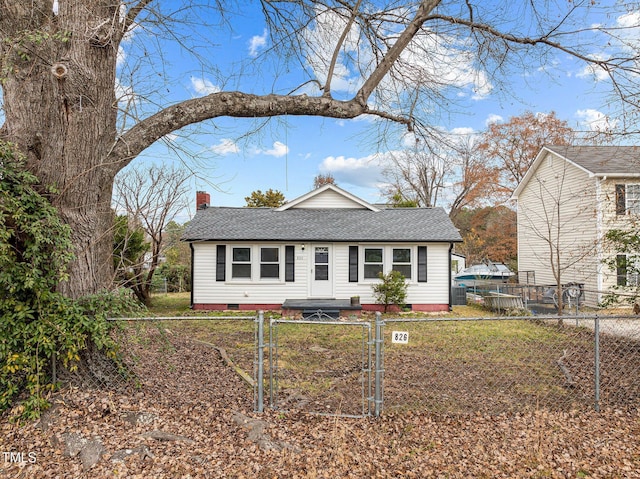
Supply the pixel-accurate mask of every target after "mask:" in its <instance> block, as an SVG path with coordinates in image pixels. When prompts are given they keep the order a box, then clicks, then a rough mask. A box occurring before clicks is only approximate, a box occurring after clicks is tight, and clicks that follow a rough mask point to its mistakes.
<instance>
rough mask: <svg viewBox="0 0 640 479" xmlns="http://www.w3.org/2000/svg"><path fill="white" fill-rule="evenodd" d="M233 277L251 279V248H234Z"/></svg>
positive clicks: (232, 259)
mask: <svg viewBox="0 0 640 479" xmlns="http://www.w3.org/2000/svg"><path fill="white" fill-rule="evenodd" d="M231 277H232V278H234V279H251V248H233V252H232V257H231Z"/></svg>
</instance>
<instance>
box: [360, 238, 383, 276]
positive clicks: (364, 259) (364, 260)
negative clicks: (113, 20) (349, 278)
mask: <svg viewBox="0 0 640 479" xmlns="http://www.w3.org/2000/svg"><path fill="white" fill-rule="evenodd" d="M385 249H386V248H385V247H384V246H378V245H364V246H362V279H363V280H364V281H379V280H380V278H379V276H378V274H377V273H376V275H375V276H367V266H377V265H380V271H379V273H382V274H384V273H385ZM367 250H380V251H381V259H380V261H367Z"/></svg>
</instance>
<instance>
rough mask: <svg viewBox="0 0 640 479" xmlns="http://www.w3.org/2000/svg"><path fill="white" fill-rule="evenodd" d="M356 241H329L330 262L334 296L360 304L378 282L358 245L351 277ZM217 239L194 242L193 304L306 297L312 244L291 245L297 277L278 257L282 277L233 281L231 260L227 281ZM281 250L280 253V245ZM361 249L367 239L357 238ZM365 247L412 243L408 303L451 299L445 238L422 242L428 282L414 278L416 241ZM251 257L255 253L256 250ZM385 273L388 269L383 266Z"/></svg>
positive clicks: (366, 300)
mask: <svg viewBox="0 0 640 479" xmlns="http://www.w3.org/2000/svg"><path fill="white" fill-rule="evenodd" d="M226 245H227V251H229V248H230V247H233V246H256V249H255V250H254V251H257V250H258V248H259V247H260V246H270V247H273V246H275V245H274V244H273V243H254V244H252V245H250V244H246V243H243V244H240V243H237V244H233V243H231V244H229V243H226ZM350 245H351V246H353V245H355V243H334V244H331V245H330V246H331V248H332V251H333V256H332V261H333V263H332V264H333V268H334V275H333V281H334V284H333V293H334V294H333V296H334V297H335V298H338V299H347V298H349V297H351V296H356V295H357V296H360V302H361V303H363V304H373V303H375V298H374V296H373V291H372V288H371V286H372V284H374V283H375V282H376V281H372V280H364V278H363V271H362V270H363V267H362V257H363V256H362V255H363V253H362V250H360V254H359V258H360V263H359V267H358V271H359V275H360V278H359V281H358V282H357V283H351V282H349V246H350ZM216 246H217V244H216V243H213V242H203V243H193V248H194V258H193V259H194V272H193V302H194V303H195V304H281V303H283V302H284V301H285V300H286V299H306V298H308V297H309V293H310V285H309V277H310V270H311V264H310V262H311V261H312V254H311V251H312V248H311V244H309V243H307V244H305V245H304V246H305V249H304V250H302V244H295V260H296V261H295V282H285V281H284V270H283V268H284V261H282V262H281V270H282V273H281V275H282V278H281V281H265V280H255V281H241V282H239V281H234V280H230V279H229V278H230V268H231V265H230V263H229V262H227V281H221V282H219V281H216V278H215V271H216ZM281 246H282V249H281V254H282V255H284V246H285V244H282V245H281ZM358 246H360V247H361V248H362V247H363V246H365V244H363V243H361V244H359V245H358ZM366 246H374V247H383V248H384V250H385V254H390V251H391V249H392V248H393V247H411V249H412V253H411V254H412V276H413V278H412V280H411V281H410V283H409V286H408V297H407V303H408V304H447V303H448V302H449V288H450V280H449V243H435V244H426V245H424V246H426V247H427V282H426V283H418V282H417V245H407V244H390V243H375V244H366ZM254 259H255V255H254ZM390 266H391V265H390V261H386V262H385V267H386V268H387V269H390ZM385 272H386V271H385Z"/></svg>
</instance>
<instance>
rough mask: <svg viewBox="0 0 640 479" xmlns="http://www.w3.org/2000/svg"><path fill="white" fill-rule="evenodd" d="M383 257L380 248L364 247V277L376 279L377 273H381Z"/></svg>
mask: <svg viewBox="0 0 640 479" xmlns="http://www.w3.org/2000/svg"><path fill="white" fill-rule="evenodd" d="M383 257H384V255H383V252H382V248H365V249H364V277H365V279H378V274H380V273H382V264H383Z"/></svg>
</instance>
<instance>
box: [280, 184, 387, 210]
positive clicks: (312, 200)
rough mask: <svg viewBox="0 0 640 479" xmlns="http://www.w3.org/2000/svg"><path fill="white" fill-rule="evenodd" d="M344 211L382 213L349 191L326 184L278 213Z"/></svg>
mask: <svg viewBox="0 0 640 479" xmlns="http://www.w3.org/2000/svg"><path fill="white" fill-rule="evenodd" d="M302 208H304V209H344V208H356V209H367V210H370V211H380V210H379V209H378V208H376V207H375V206H373V205H372V204H370V203H367V202H366V201H364V200H362V199H360V198H358V197H357V196H355V195H352V194H351V193H349V192H348V191H345V190H343V189H342V188H338V187H337V186H335V185H332V184H326V185H324V186H321V187H320V188H318V189H315V190H313V191H310V192H309V193H307V194H305V195H302V196H299V197H298V198H296V199H294V200H291V201H289V202H288V203H285V204H284V205H282V206H281V207H279V208H276V211H286V210H289V209H302Z"/></svg>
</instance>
